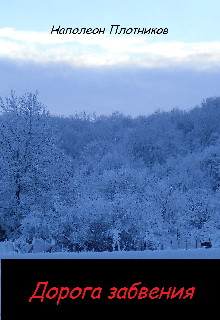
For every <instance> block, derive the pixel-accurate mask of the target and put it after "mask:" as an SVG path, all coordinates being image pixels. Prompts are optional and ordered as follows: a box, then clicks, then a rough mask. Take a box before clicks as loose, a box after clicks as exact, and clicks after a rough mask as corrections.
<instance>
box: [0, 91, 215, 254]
mask: <svg viewBox="0 0 220 320" xmlns="http://www.w3.org/2000/svg"><path fill="white" fill-rule="evenodd" d="M1 109H2V114H1V117H0V148H1V154H0V225H1V227H2V229H3V230H5V236H4V237H7V239H11V240H17V241H26V242H28V241H31V240H32V239H33V237H37V238H42V239H44V240H47V241H50V240H52V239H54V240H55V242H56V246H55V247H54V250H57V251H59V250H61V248H66V249H68V250H70V251H81V250H95V251H111V250H117V249H120V250H145V249H151V250H154V249H157V248H158V247H159V245H160V244H165V243H166V242H167V241H168V239H169V237H172V236H174V235H176V234H178V237H182V236H191V237H198V236H200V237H204V238H207V237H208V238H211V239H213V240H214V241H216V243H217V242H218V240H217V239H218V238H219V229H220V222H219V221H220V220H219V212H220V210H219V209H220V200H219V199H220V197H219V195H220V188H219V186H220V143H219V142H220V139H219V138H220V98H219V97H215V98H208V99H206V100H205V101H203V102H202V103H201V105H200V106H197V107H195V108H193V109H191V110H189V111H181V110H178V109H174V110H172V111H171V112H162V111H157V112H155V113H154V114H153V115H150V116H140V117H137V118H134V119H133V118H131V117H129V116H124V115H122V114H119V113H114V114H112V115H111V116H99V117H97V116H96V115H95V114H93V115H87V114H85V113H84V114H80V115H75V116H70V117H54V116H50V115H49V113H47V112H46V109H45V107H44V106H43V105H42V104H40V103H39V102H38V101H37V93H36V94H28V93H27V94H25V95H24V96H22V97H20V98H16V97H15V94H14V93H13V92H12V93H11V96H10V98H8V99H5V100H3V99H1ZM4 237H2V239H4Z"/></svg>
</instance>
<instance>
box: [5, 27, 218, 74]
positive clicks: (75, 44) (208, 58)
mask: <svg viewBox="0 0 220 320" xmlns="http://www.w3.org/2000/svg"><path fill="white" fill-rule="evenodd" d="M161 36H162V37H164V38H162V37H161ZM4 57H6V58H11V59H13V60H23V61H35V62H41V63H47V62H66V63H68V64H70V65H72V66H88V67H89V66H111V65H112V66H114V65H116V66H117V65H119V66H125V65H129V66H138V67H146V68H155V67H164V68H166V67H167V68H169V67H174V66H188V67H191V68H195V69H197V70H204V69H213V70H217V69H219V68H220V42H219V41H215V42H204V43H184V42H169V41H166V38H165V35H155V36H154V35H146V36H145V35H107V34H106V35H103V34H90V35H89V34H75V35H73V34H65V35H63V34H56V33H53V34H50V33H44V32H31V31H16V30H15V29H12V28H4V29H0V58H4Z"/></svg>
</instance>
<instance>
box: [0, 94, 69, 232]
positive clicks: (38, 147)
mask: <svg viewBox="0 0 220 320" xmlns="http://www.w3.org/2000/svg"><path fill="white" fill-rule="evenodd" d="M5 100H6V101H5V102H4V101H3V99H0V107H1V109H2V115H1V118H0V146H1V154H0V164H1V167H0V186H1V189H0V193H1V196H0V199H1V200H0V213H1V221H2V222H3V224H4V226H5V228H6V230H7V233H11V232H16V230H18V228H19V226H20V223H21V220H22V219H23V218H24V217H26V216H27V215H28V214H29V213H30V212H31V208H32V207H33V206H34V205H36V203H37V205H38V206H40V207H41V208H44V210H45V211H46V210H47V209H49V207H51V201H52V200H53V199H54V193H56V192H55V189H56V190H59V193H62V187H64V186H63V185H64V184H65V183H67V180H65V179H67V173H66V174H65V169H66V166H65V159H64V158H65V157H64V154H63V153H62V152H61V151H60V150H58V149H57V148H56V145H55V133H54V128H52V127H51V126H50V124H49V114H48V113H47V112H46V111H45V107H44V106H43V105H42V104H41V103H39V102H38V101H37V93H36V94H31V93H26V94H25V95H24V96H22V97H20V98H17V97H16V96H15V94H14V93H13V92H11V95H10V97H9V98H7V97H6V99H5ZM62 169H63V170H62ZM61 173H63V175H61Z"/></svg>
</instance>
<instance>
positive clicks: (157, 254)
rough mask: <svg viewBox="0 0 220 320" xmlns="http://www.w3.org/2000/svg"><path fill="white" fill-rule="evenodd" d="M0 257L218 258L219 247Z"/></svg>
mask: <svg viewBox="0 0 220 320" xmlns="http://www.w3.org/2000/svg"><path fill="white" fill-rule="evenodd" d="M0 259H220V248H211V249H205V248H202V249H189V250H184V249H179V250H155V251H150V250H146V251H113V252H108V251H106V252H80V253H77V252H56V253H24V254H18V253H1V254H0Z"/></svg>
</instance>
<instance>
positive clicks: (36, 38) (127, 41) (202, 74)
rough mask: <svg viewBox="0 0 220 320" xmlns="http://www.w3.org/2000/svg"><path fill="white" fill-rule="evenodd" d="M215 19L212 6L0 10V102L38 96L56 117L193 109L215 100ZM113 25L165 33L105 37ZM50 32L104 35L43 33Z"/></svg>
mask: <svg viewBox="0 0 220 320" xmlns="http://www.w3.org/2000/svg"><path fill="white" fill-rule="evenodd" d="M18 3H19V5H18ZM219 12H220V2H219V1H217V0H210V1H204V0H200V1H195V0H194V1H192V0H191V1H189V0H167V1H164V0H158V1H156V2H154V1H146V0H145V1H142V0H141V1H135V2H134V1H130V0H127V1H115V0H112V1H109V0H105V1H97V0H94V1H84V2H81V1H69V0H68V1H65V2H64V1H63V2H62V1H56V0H54V1H51V0H44V1H42V0H38V1H27V0H20V1H19V2H18V1H15V0H11V1H10V2H3V3H1V11H0V80H1V87H0V96H1V97H5V95H9V93H10V90H11V89H12V90H15V92H16V93H17V94H18V95H20V94H23V93H24V92H25V91H26V90H27V91H32V92H34V91H35V90H38V91H39V100H40V101H41V102H43V103H44V104H45V105H46V106H48V110H49V111H50V112H51V113H52V114H59V115H69V114H74V113H75V112H77V113H79V112H82V111H84V110H85V111H86V112H90V113H91V112H93V111H94V112H96V113H97V114H111V113H112V112H114V111H119V112H122V113H124V114H130V115H132V116H137V115H139V114H146V115H147V114H150V113H152V112H154V111H155V110H156V109H158V108H160V109H162V110H165V111H168V110H171V109H172V108H174V107H177V106H178V107H179V108H180V109H189V108H192V107H194V106H195V105H196V104H200V102H201V100H202V99H205V98H208V97H210V96H218V95H220V40H219V34H220V22H219V16H218V15H219ZM113 24H119V25H120V27H122V28H141V29H142V28H147V29H149V28H168V30H169V32H168V34H155V35H154V34H150V35H148V34H145V35H144V34H143V35H142V34H132V33H131V34H125V35H123V34H114V33H112V34H110V29H111V25H113ZM53 25H54V26H55V28H57V27H58V26H59V25H60V26H61V28H79V29H81V28H93V29H94V28H101V29H104V28H105V33H104V34H91V35H90V34H76V35H73V34H66V35H62V34H59V35H57V34H56V33H55V32H54V33H53V34H52V35H51V30H52V26H53Z"/></svg>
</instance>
